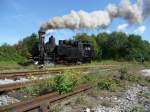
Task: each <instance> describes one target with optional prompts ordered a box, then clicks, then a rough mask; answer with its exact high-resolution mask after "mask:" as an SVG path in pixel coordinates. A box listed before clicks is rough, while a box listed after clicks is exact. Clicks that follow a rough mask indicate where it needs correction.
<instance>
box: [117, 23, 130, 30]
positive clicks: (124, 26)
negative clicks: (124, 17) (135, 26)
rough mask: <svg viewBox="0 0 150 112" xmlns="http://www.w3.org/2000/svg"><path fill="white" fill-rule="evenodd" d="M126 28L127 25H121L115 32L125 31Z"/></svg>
mask: <svg viewBox="0 0 150 112" xmlns="http://www.w3.org/2000/svg"><path fill="white" fill-rule="evenodd" d="M128 26H129V25H128V24H121V25H119V26H118V27H117V31H125V30H126V29H127V27H128Z"/></svg>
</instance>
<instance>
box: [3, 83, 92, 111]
mask: <svg viewBox="0 0 150 112" xmlns="http://www.w3.org/2000/svg"><path fill="white" fill-rule="evenodd" d="M89 89H91V87H90V86H87V85H81V86H78V87H77V88H75V89H74V91H73V92H69V93H66V94H63V95H59V93H58V92H53V93H49V94H46V95H43V96H39V97H36V98H33V99H31V100H27V101H23V102H19V103H15V104H12V105H8V106H4V107H1V108H0V112H48V111H49V109H50V108H51V105H52V104H53V103H56V102H59V101H61V100H64V99H66V98H68V97H71V96H73V95H76V94H79V93H81V92H85V91H87V90H89Z"/></svg>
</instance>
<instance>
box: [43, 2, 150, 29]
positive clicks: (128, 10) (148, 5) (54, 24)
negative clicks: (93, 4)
mask: <svg viewBox="0 0 150 112" xmlns="http://www.w3.org/2000/svg"><path fill="white" fill-rule="evenodd" d="M149 15H150V0H137V1H136V3H135V4H131V3H130V0H121V2H120V4H119V5H118V6H117V5H114V4H109V5H108V6H107V7H106V8H105V10H98V11H93V12H91V13H88V12H85V11H83V10H80V11H78V12H76V11H71V13H70V14H68V15H64V16H62V17H54V18H52V19H50V20H49V21H47V22H46V23H44V24H42V26H41V28H40V30H44V31H46V30H48V29H61V28H68V29H72V30H74V29H94V28H105V27H107V26H109V25H110V24H111V22H112V20H113V19H114V18H116V17H120V18H123V19H125V20H127V21H128V23H130V24H142V23H143V21H144V19H146V18H147V17H148V16H149Z"/></svg>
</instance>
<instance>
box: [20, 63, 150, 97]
mask: <svg viewBox="0 0 150 112" xmlns="http://www.w3.org/2000/svg"><path fill="white" fill-rule="evenodd" d="M141 67H143V65H138V64H137V63H133V64H131V63H130V64H123V66H121V65H120V67H118V68H116V69H113V70H111V71H107V70H105V71H104V70H102V69H99V68H95V69H93V70H89V72H88V73H84V72H81V71H79V70H64V72H63V73H62V74H61V75H60V76H57V77H55V78H52V77H50V78H48V79H46V80H45V81H42V82H41V83H39V84H37V85H35V86H31V87H26V88H24V90H23V91H24V92H26V93H27V94H30V95H33V96H39V95H42V94H46V93H48V92H52V91H58V92H59V93H60V94H64V93H67V92H70V91H72V90H73V89H74V88H75V87H76V86H78V85H80V84H87V85H90V86H92V87H94V88H95V87H96V88H97V89H99V90H101V91H103V90H106V91H110V92H117V91H122V90H124V89H126V88H127V87H128V86H130V85H132V84H133V83H136V84H140V85H146V86H149V85H150V78H146V77H144V76H141V75H140V74H139V73H138V71H139V70H140V68H141ZM93 94H94V93H93Z"/></svg>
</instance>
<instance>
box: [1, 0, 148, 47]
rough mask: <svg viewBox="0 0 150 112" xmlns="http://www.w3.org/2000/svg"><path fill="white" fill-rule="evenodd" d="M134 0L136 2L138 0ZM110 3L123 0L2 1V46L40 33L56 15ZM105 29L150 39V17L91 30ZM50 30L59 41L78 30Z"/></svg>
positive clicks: (118, 22) (116, 20) (99, 7)
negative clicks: (134, 22)
mask: <svg viewBox="0 0 150 112" xmlns="http://www.w3.org/2000/svg"><path fill="white" fill-rule="evenodd" d="M131 1H132V3H134V2H135V1H136V0H131ZM110 3H113V4H119V3H120V0H0V45H2V44H4V43H8V44H15V43H17V42H18V41H19V40H22V39H23V38H24V37H26V36H29V35H31V34H32V33H37V32H38V30H39V28H40V26H41V24H42V23H44V22H46V21H48V20H49V19H52V18H53V17H55V16H63V15H65V14H68V13H70V12H71V11H72V10H75V11H79V10H84V11H87V12H92V11H96V10H103V9H105V7H106V6H107V5H108V4H110ZM103 31H106V32H108V33H111V32H112V31H124V32H126V33H129V34H130V33H137V34H140V35H141V36H142V38H143V39H144V40H148V41H149V42H150V37H149V36H150V18H148V19H146V20H145V22H144V23H143V24H141V25H129V24H128V23H127V21H125V20H123V19H122V18H116V19H114V20H113V21H112V24H111V25H110V26H109V27H108V28H106V29H105V30H104V29H99V30H98V31H93V30H91V31H88V32H90V33H95V32H97V33H99V32H103ZM49 32H50V33H48V34H53V35H54V36H55V38H56V40H59V39H69V38H72V37H73V35H75V34H76V33H78V32H75V31H72V30H69V29H62V30H54V31H49ZM48 34H47V37H48V36H49V35H48ZM46 39H47V38H46Z"/></svg>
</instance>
